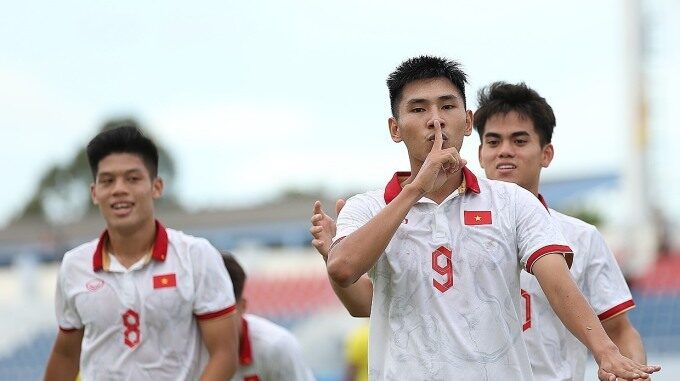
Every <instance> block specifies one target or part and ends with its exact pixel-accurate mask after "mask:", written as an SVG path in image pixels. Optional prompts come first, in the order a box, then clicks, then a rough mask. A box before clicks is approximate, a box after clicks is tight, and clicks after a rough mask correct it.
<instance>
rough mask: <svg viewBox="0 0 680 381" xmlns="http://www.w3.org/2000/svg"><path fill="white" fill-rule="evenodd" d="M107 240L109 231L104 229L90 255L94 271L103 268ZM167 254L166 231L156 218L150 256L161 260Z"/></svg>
mask: <svg viewBox="0 0 680 381" xmlns="http://www.w3.org/2000/svg"><path fill="white" fill-rule="evenodd" d="M108 240H109V231H108V230H104V231H103V232H102V234H101V235H100V236H99V242H97V248H96V249H95V250H94V255H93V256H92V270H93V271H94V272H97V271H101V270H103V269H104V250H105V248H106V241H108ZM167 255H168V232H167V231H165V226H163V225H162V224H161V223H160V222H158V220H156V237H155V238H154V242H153V249H152V251H151V258H153V259H155V260H157V261H159V262H163V261H165V257H167Z"/></svg>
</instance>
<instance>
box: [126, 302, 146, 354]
mask: <svg viewBox="0 0 680 381" xmlns="http://www.w3.org/2000/svg"><path fill="white" fill-rule="evenodd" d="M123 327H124V329H123V342H124V343H125V345H127V346H128V347H130V348H134V347H136V346H137V344H139V341H140V340H141V339H142V335H141V333H140V332H139V314H138V313H137V312H136V311H135V310H130V309H128V310H127V311H125V313H124V314H123Z"/></svg>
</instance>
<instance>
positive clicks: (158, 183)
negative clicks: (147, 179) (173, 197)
mask: <svg viewBox="0 0 680 381" xmlns="http://www.w3.org/2000/svg"><path fill="white" fill-rule="evenodd" d="M151 186H152V188H153V189H152V192H151V196H152V197H153V199H154V200H157V199H159V198H160V197H161V195H162V194H163V188H164V187H165V184H164V183H163V178H162V177H160V176H156V177H155V178H154V179H153V180H151Z"/></svg>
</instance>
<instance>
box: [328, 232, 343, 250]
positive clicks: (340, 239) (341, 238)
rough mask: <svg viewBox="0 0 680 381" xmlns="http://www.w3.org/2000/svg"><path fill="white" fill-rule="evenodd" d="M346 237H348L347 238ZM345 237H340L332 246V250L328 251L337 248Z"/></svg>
mask: <svg viewBox="0 0 680 381" xmlns="http://www.w3.org/2000/svg"><path fill="white" fill-rule="evenodd" d="M345 237H346V236H345ZM345 237H340V238H338V239H337V241H335V242H333V243H332V244H331V248H330V249H328V250H329V251H330V250H331V249H333V248H334V247H335V245H337V244H338V242H340V241H342V240H343V239H345Z"/></svg>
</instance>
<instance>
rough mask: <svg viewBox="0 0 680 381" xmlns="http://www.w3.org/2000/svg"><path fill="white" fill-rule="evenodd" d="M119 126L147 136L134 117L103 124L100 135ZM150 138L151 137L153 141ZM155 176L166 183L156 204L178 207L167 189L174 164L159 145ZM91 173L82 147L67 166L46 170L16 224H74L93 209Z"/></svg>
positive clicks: (172, 179)
mask: <svg viewBox="0 0 680 381" xmlns="http://www.w3.org/2000/svg"><path fill="white" fill-rule="evenodd" d="M121 125H133V126H136V127H138V128H139V129H140V130H142V131H143V132H144V134H146V135H147V136H150V135H149V133H148V132H147V131H145V130H144V128H143V127H141V126H140V125H139V123H138V122H137V121H136V120H135V119H133V118H116V119H111V120H109V121H107V122H105V123H104V124H103V125H102V127H101V128H100V129H99V132H102V131H107V130H110V129H113V128H115V127H119V126H121ZM152 139H153V138H152ZM154 142H155V143H156V145H157V146H158V155H159V168H158V174H159V175H160V176H161V177H162V178H163V179H164V180H165V182H166V188H165V190H164V195H163V197H162V198H161V199H160V201H159V206H160V207H162V208H178V204H177V201H176V200H177V198H176V195H175V193H174V192H173V191H172V189H173V187H172V186H170V185H171V184H172V183H173V181H174V179H175V164H174V162H173V160H172V156H171V155H170V153H169V152H168V150H167V149H166V148H165V147H162V146H160V145H159V144H158V141H157V140H155V139H154ZM91 183H92V173H91V172H90V166H89V164H88V162H87V154H86V152H85V147H82V148H81V149H80V150H79V151H78V152H77V153H76V155H75V156H74V157H73V159H72V160H71V161H70V162H68V163H67V164H66V165H61V166H60V165H54V166H52V167H51V168H48V169H47V171H46V172H45V174H44V175H43V176H42V177H41V178H40V181H39V182H38V185H37V188H36V190H35V192H34V193H33V195H32V196H31V198H30V199H29V201H28V202H27V203H26V205H25V206H24V208H23V209H22V210H21V211H20V212H19V213H18V214H17V216H16V217H15V218H14V220H15V221H18V220H22V219H28V218H39V219H44V220H46V221H49V222H50V223H53V224H64V223H70V222H75V221H77V220H79V219H80V218H82V217H83V216H84V215H85V214H87V213H91V212H94V211H95V210H96V208H95V206H94V205H93V204H92V202H91V199H90V184H91Z"/></svg>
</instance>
